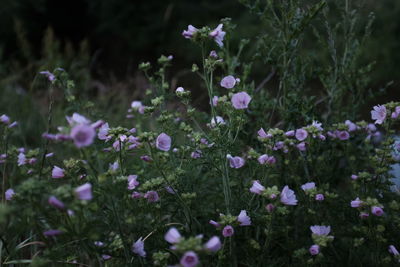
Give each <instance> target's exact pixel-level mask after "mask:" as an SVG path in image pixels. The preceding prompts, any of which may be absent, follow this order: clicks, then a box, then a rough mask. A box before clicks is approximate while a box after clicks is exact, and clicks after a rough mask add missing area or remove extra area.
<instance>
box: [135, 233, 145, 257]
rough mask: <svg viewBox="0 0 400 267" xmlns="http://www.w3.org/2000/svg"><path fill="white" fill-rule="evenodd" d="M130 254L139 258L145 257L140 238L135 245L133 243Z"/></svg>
mask: <svg viewBox="0 0 400 267" xmlns="http://www.w3.org/2000/svg"><path fill="white" fill-rule="evenodd" d="M132 252H133V253H135V254H137V255H139V256H140V257H143V258H144V257H146V251H145V250H144V241H143V240H142V238H139V239H138V240H137V241H136V242H135V243H133V245H132Z"/></svg>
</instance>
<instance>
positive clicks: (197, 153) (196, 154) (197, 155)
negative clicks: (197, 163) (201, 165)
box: [190, 149, 202, 159]
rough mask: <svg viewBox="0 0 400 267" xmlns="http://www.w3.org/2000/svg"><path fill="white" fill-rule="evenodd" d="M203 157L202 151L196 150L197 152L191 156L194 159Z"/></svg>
mask: <svg viewBox="0 0 400 267" xmlns="http://www.w3.org/2000/svg"><path fill="white" fill-rule="evenodd" d="M201 155H202V152H201V150H199V149H196V150H195V151H193V152H192V153H191V154H190V157H191V158H192V159H198V158H201Z"/></svg>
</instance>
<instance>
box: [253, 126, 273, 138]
mask: <svg viewBox="0 0 400 267" xmlns="http://www.w3.org/2000/svg"><path fill="white" fill-rule="evenodd" d="M257 134H258V137H259V138H261V139H267V138H271V137H272V135H271V134H267V133H266V132H265V130H264V129H263V128H261V129H260V130H258V132H257Z"/></svg>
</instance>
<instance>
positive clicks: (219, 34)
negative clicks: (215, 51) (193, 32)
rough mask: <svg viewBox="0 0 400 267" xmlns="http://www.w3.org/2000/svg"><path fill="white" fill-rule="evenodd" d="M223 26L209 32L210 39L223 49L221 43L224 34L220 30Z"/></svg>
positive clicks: (220, 25)
mask: <svg viewBox="0 0 400 267" xmlns="http://www.w3.org/2000/svg"><path fill="white" fill-rule="evenodd" d="M223 26H224V25H223V24H219V25H218V26H217V28H215V29H214V30H213V31H212V32H210V34H209V35H210V37H211V38H213V39H214V41H215V42H216V43H217V45H218V46H219V47H223V46H224V43H223V42H222V41H223V40H224V37H225V34H226V32H224V31H223V30H222V27H223Z"/></svg>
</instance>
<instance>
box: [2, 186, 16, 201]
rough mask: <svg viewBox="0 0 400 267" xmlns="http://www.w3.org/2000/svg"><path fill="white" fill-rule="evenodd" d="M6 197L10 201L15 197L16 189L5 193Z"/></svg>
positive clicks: (10, 189)
mask: <svg viewBox="0 0 400 267" xmlns="http://www.w3.org/2000/svg"><path fill="white" fill-rule="evenodd" d="M4 195H5V198H6V200H7V201H10V200H11V199H12V198H13V197H14V195H15V192H14V189H12V188H8V189H7V190H6V192H5V193H4Z"/></svg>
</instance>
